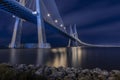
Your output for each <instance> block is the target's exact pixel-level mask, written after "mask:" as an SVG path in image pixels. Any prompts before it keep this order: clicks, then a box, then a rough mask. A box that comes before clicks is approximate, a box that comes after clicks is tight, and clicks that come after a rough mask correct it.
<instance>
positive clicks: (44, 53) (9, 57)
mask: <svg viewBox="0 0 120 80" xmlns="http://www.w3.org/2000/svg"><path fill="white" fill-rule="evenodd" d="M4 62H6V63H11V64H35V65H36V64H40V65H48V66H55V67H59V66H63V67H82V68H96V67H99V68H102V69H108V70H109V69H120V48H119V47H73V48H53V49H0V63H4Z"/></svg>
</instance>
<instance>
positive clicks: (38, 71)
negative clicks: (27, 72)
mask: <svg viewBox="0 0 120 80" xmlns="http://www.w3.org/2000/svg"><path fill="white" fill-rule="evenodd" d="M35 74H36V75H40V76H42V75H43V68H40V69H38V70H37V71H36V72H35Z"/></svg>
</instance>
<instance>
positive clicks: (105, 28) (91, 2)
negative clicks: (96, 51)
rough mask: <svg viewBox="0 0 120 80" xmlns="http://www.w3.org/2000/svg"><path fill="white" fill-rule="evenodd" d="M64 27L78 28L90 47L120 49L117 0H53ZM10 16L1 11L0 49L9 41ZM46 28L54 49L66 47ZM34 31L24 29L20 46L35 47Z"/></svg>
mask: <svg viewBox="0 0 120 80" xmlns="http://www.w3.org/2000/svg"><path fill="white" fill-rule="evenodd" d="M56 3H57V6H58V9H59V12H60V14H61V16H62V19H63V21H64V23H65V25H66V26H67V27H69V25H70V24H77V30H78V33H79V38H80V39H81V40H82V41H83V42H86V43H90V44H105V45H107V44H109V45H120V0H56ZM13 26H14V18H12V15H10V14H8V13H6V12H4V11H2V10H0V46H2V45H8V44H9V43H10V41H11V36H12V31H13ZM45 26H46V35H47V41H48V42H49V43H51V44H52V46H53V47H58V46H59V47H60V46H67V43H68V39H67V38H65V37H64V36H63V35H62V34H60V33H59V32H57V31H55V30H54V29H52V28H50V27H49V26H50V25H48V24H45ZM36 29H37V28H36V27H35V25H33V24H30V23H28V24H27V25H24V26H23V32H22V43H33V42H35V43H37V30H36Z"/></svg>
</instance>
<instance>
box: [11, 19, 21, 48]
mask: <svg viewBox="0 0 120 80" xmlns="http://www.w3.org/2000/svg"><path fill="white" fill-rule="evenodd" d="M21 22H22V21H21V19H20V18H18V17H16V21H15V24H14V31H13V35H12V40H11V43H10V44H9V48H19V47H20V42H21V28H22V24H21V25H20V23H21Z"/></svg>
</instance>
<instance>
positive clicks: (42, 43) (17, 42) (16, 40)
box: [9, 0, 50, 48]
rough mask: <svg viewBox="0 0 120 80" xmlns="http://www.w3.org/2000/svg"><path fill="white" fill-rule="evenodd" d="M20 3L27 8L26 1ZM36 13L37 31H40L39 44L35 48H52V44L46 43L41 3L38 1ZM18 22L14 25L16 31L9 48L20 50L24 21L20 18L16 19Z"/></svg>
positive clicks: (20, 0)
mask: <svg viewBox="0 0 120 80" xmlns="http://www.w3.org/2000/svg"><path fill="white" fill-rule="evenodd" d="M19 2H20V3H21V4H22V5H23V6H25V0H19ZM35 2H36V11H35V12H33V14H34V15H36V16H37V18H36V20H37V30H38V44H37V45H35V46H36V47H35V48H50V44H49V43H47V42H46V37H45V28H44V22H43V17H42V12H41V2H40V0H36V1H35ZM15 18H16V21H15V24H14V31H13V35H12V40H11V43H10V45H9V48H20V47H21V31H22V22H23V20H22V19H20V18H19V17H15Z"/></svg>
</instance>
